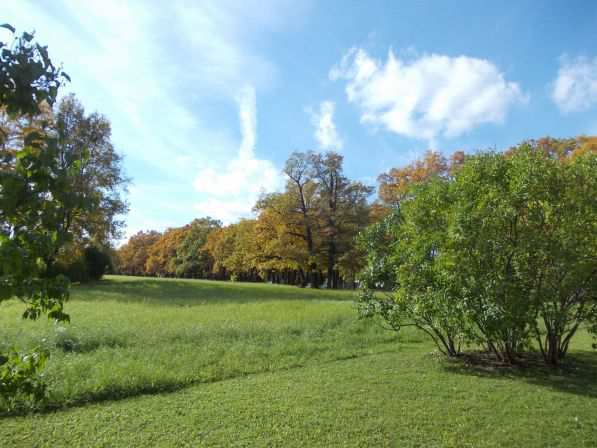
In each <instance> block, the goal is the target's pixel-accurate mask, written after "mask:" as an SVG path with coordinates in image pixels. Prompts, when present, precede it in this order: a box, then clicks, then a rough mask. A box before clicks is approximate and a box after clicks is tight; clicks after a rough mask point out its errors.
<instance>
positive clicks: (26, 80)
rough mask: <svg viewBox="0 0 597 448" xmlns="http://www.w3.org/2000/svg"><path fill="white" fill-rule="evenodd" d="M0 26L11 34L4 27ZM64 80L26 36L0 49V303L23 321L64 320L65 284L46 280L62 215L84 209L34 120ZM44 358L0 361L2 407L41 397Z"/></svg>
mask: <svg viewBox="0 0 597 448" xmlns="http://www.w3.org/2000/svg"><path fill="white" fill-rule="evenodd" d="M3 27H4V28H7V29H9V30H11V31H12V32H13V33H14V28H12V27H11V26H10V25H3ZM64 79H68V77H67V75H65V74H64V73H63V72H62V70H61V69H59V68H56V67H54V66H53V64H52V62H51V61H50V59H49V57H48V52H47V49H46V47H42V46H41V45H39V44H37V43H34V42H33V34H30V33H23V35H22V37H20V38H16V39H15V40H14V41H13V43H12V44H5V43H2V42H0V109H2V110H5V111H6V112H7V113H8V115H9V117H11V118H13V119H14V120H15V126H14V127H15V128H17V129H18V130H19V134H20V135H19V136H18V138H17V139H11V138H10V135H9V134H8V133H6V132H5V129H2V132H0V302H2V301H5V300H7V299H10V298H12V297H17V298H18V299H19V300H20V301H21V302H23V303H24V304H25V311H24V313H23V317H24V318H27V319H33V320H34V319H37V318H38V317H40V315H41V314H47V315H48V317H49V318H51V319H55V320H63V321H64V320H68V315H67V314H66V313H64V311H63V305H64V301H65V300H66V299H67V298H68V286H69V283H68V280H67V279H66V278H65V277H64V276H62V275H53V274H52V265H53V262H54V259H55V256H56V254H57V252H58V250H59V249H60V248H61V247H62V246H63V245H64V244H65V243H66V242H67V241H68V240H69V238H70V234H69V232H68V229H67V228H65V227H64V225H63V220H62V217H63V215H64V213H65V212H66V211H67V210H70V209H71V208H75V207H77V206H81V208H82V209H83V208H84V207H85V205H83V204H82V202H81V201H80V199H81V198H80V196H79V195H77V193H75V192H72V190H71V189H70V188H69V187H70V185H69V184H68V182H67V179H68V176H69V174H70V169H63V168H62V167H61V166H59V164H58V157H57V154H58V146H57V140H56V138H55V135H53V134H52V132H49V131H48V127H47V123H46V122H45V120H44V119H43V117H41V121H40V117H37V115H38V114H40V113H41V112H42V105H43V104H50V105H51V104H52V103H53V102H54V100H55V98H56V95H57V92H58V87H59V86H60V85H61V83H62V82H63V81H64ZM14 143H16V145H17V146H16V147H11V145H13V144H14ZM78 166H79V163H78V162H77V163H74V164H73V166H72V168H71V169H77V167H78ZM44 359H45V358H44V357H43V356H42V355H41V354H40V353H36V352H33V353H31V354H25V355H21V354H18V353H16V352H14V351H13V352H10V353H9V354H8V355H0V360H1V366H0V396H1V398H2V400H4V402H5V403H6V405H7V406H9V407H13V406H14V405H15V402H16V401H18V400H20V399H22V398H23V397H25V398H26V399H28V400H36V399H39V398H40V397H41V396H42V395H43V384H42V383H41V376H40V375H39V373H38V372H39V370H40V369H41V368H42V367H43V363H44Z"/></svg>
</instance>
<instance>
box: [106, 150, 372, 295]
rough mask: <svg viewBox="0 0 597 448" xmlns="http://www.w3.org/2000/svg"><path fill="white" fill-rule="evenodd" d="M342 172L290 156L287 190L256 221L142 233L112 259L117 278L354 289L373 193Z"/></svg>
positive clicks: (321, 160) (311, 155)
mask: <svg viewBox="0 0 597 448" xmlns="http://www.w3.org/2000/svg"><path fill="white" fill-rule="evenodd" d="M342 164H343V157H342V156H341V155H339V154H337V153H335V152H328V153H325V154H319V153H315V152H295V153H292V154H291V156H290V157H289V159H288V160H287V161H286V164H285V167H284V174H285V176H286V185H285V188H284V190H283V191H282V192H277V193H269V194H265V195H263V196H262V197H261V198H260V199H259V200H258V201H257V203H256V204H255V206H254V211H255V214H256V217H255V218H254V219H242V220H240V221H239V222H238V223H235V224H231V225H228V226H223V225H222V223H221V222H219V221H216V220H213V219H211V218H202V219H196V220H194V221H193V222H192V223H190V224H188V225H186V226H183V227H180V228H172V229H168V230H166V231H165V232H164V233H159V232H156V231H142V232H139V233H137V234H136V235H133V236H132V237H131V238H130V239H129V241H128V242H127V243H126V244H124V245H123V246H122V247H121V248H120V249H119V250H118V251H117V254H116V260H117V261H116V266H117V268H116V269H117V272H120V273H123V274H128V275H150V276H172V277H192V278H209V279H219V280H230V279H232V280H242V281H269V282H273V283H284V284H294V285H299V286H303V287H305V286H311V287H321V286H323V285H325V286H327V287H329V288H338V287H342V286H344V287H347V286H350V287H353V286H354V285H355V280H356V276H357V273H358V272H359V270H360V269H361V267H362V265H363V262H364V254H363V253H362V251H360V250H359V249H358V248H357V245H356V236H357V235H358V233H359V232H360V231H362V230H363V229H364V228H366V227H367V226H368V225H369V224H370V223H371V222H372V220H373V219H374V216H375V213H374V210H375V207H373V206H372V205H371V204H370V203H369V201H368V199H369V197H370V195H371V193H372V192H373V188H372V187H370V186H367V185H365V184H363V183H362V182H358V181H354V180H350V179H348V178H347V177H346V175H345V174H344V172H343V166H342Z"/></svg>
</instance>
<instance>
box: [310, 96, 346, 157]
mask: <svg viewBox="0 0 597 448" xmlns="http://www.w3.org/2000/svg"><path fill="white" fill-rule="evenodd" d="M334 110H335V104H334V102H333V101H322V102H321V104H320V105H319V110H318V111H316V112H313V113H312V114H311V122H312V123H313V126H315V140H317V142H318V143H319V147H320V148H321V149H332V150H336V151H339V150H341V149H342V146H343V142H342V139H341V138H340V136H339V135H338V131H337V129H336V125H335V124H334Z"/></svg>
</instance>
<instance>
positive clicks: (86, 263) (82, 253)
mask: <svg viewBox="0 0 597 448" xmlns="http://www.w3.org/2000/svg"><path fill="white" fill-rule="evenodd" d="M55 269H56V270H57V271H58V273H60V274H63V275H65V276H66V277H68V278H69V280H70V281H71V282H80V283H85V282H89V281H97V280H100V279H101V278H102V277H103V275H104V274H106V273H108V272H110V271H111V270H112V258H111V256H110V254H109V253H108V251H107V250H106V249H100V248H97V247H95V246H87V247H85V248H84V249H83V250H73V251H70V252H69V253H68V254H63V255H62V256H61V257H60V259H59V261H58V262H57V263H56V265H55Z"/></svg>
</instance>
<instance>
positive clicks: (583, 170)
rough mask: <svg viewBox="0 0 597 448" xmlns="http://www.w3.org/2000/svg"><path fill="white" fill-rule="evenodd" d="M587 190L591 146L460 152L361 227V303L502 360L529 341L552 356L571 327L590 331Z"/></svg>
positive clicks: (596, 177) (592, 254) (594, 270)
mask: <svg viewBox="0 0 597 448" xmlns="http://www.w3.org/2000/svg"><path fill="white" fill-rule="evenodd" d="M595 198H597V153H596V152H595V151H576V152H574V151H572V152H569V153H566V154H555V153H554V152H550V151H546V150H545V148H543V147H540V146H538V145H537V144H536V143H534V142H528V143H524V144H521V145H519V146H518V147H516V148H513V149H512V150H510V151H509V152H507V153H505V154H501V153H494V152H489V153H481V154H478V155H475V156H470V157H468V158H467V160H466V162H465V163H464V164H463V165H462V166H461V167H460V168H459V169H458V170H456V171H455V172H453V173H450V174H449V175H441V176H435V177H434V178H432V179H430V180H428V181H426V182H424V183H422V184H419V185H417V186H413V188H412V189H411V190H410V191H409V194H408V195H407V196H406V197H405V198H404V199H403V200H402V201H401V202H400V204H399V205H398V206H397V207H396V208H395V209H394V210H393V212H392V213H391V214H389V215H388V216H387V217H386V218H385V219H384V220H382V221H381V222H379V223H377V224H376V225H374V226H373V227H371V228H369V229H368V230H367V231H366V232H365V233H364V234H363V235H362V236H361V245H363V246H364V248H365V249H366V250H367V254H368V263H367V268H366V269H365V270H364V271H363V273H362V275H361V280H362V284H363V291H362V294H361V300H360V311H361V314H362V315H363V316H373V315H379V316H381V317H382V318H383V319H385V321H386V322H388V323H389V324H390V325H391V327H392V328H394V329H396V330H398V331H399V330H400V329H401V328H402V327H404V326H416V327H418V328H420V329H421V330H423V331H424V332H426V333H427V334H428V335H429V336H430V337H431V338H432V339H433V340H434V341H435V343H436V345H437V347H438V349H439V350H440V351H442V352H443V353H444V354H446V355H448V356H458V355H459V354H461V352H462V350H463V347H465V346H467V345H475V346H481V347H483V348H484V349H485V350H486V351H487V352H489V353H491V354H492V355H493V356H495V358H497V359H498V360H499V361H502V362H507V363H514V362H517V361H518V360H519V359H520V358H521V356H522V355H523V354H524V353H525V352H527V351H529V350H531V349H533V350H534V349H536V350H537V351H539V352H540V353H541V354H542V356H543V359H544V360H545V362H546V363H548V364H551V365H556V364H559V363H560V362H561V361H562V360H563V359H564V358H565V356H566V354H567V352H568V348H569V346H570V342H571V340H572V338H573V337H574V335H575V334H576V332H577V331H578V329H579V328H580V327H581V326H583V325H586V326H587V327H588V328H589V329H590V328H591V327H592V328H593V329H594V330H597V200H596V199H595ZM379 289H384V290H386V292H385V293H383V292H379Z"/></svg>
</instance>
